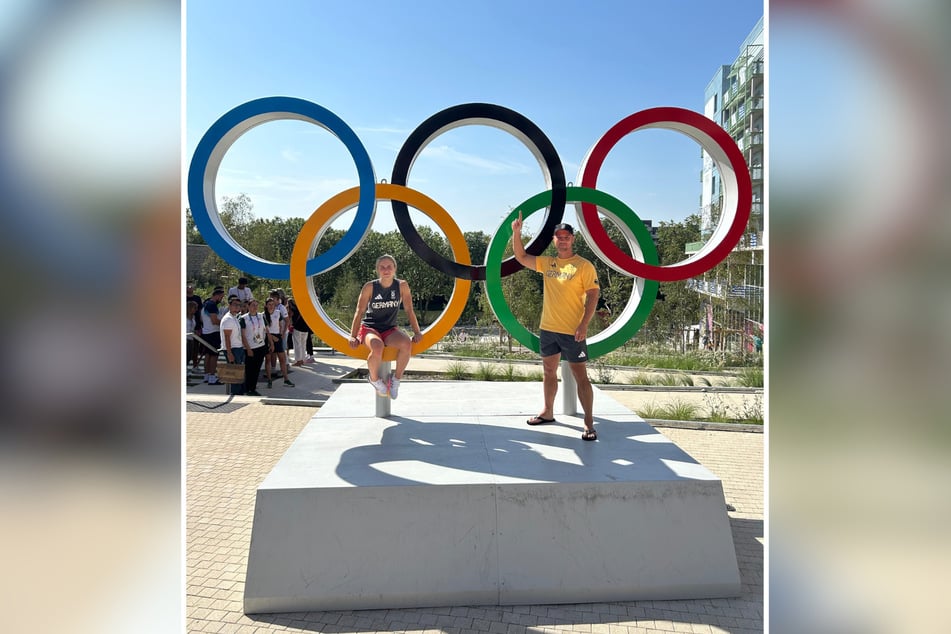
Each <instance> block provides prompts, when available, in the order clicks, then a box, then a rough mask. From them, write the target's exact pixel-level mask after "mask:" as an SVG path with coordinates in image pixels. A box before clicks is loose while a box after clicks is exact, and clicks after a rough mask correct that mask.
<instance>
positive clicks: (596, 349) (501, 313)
mask: <svg viewBox="0 0 951 634" xmlns="http://www.w3.org/2000/svg"><path fill="white" fill-rule="evenodd" d="M283 119H296V120H300V121H306V122H309V123H314V124H316V125H319V126H321V127H323V128H324V129H326V130H327V131H328V132H330V133H332V134H333V135H335V136H336V137H337V138H338V139H340V141H341V142H343V143H344V145H345V146H346V148H347V150H348V151H349V152H350V154H351V156H352V157H353V160H354V163H355V165H356V168H357V174H358V181H359V185H358V186H357V187H355V188H351V189H348V190H346V191H344V192H341V193H339V194H337V195H335V196H333V197H331V198H330V199H329V200H327V201H326V202H325V203H323V204H322V205H320V206H319V207H318V208H317V209H316V210H315V211H314V212H313V213H312V214H311V216H310V218H309V219H308V220H307V221H306V222H305V223H304V226H303V227H302V229H301V232H300V235H298V237H297V240H296V242H295V244H294V249H293V252H292V254H291V261H290V262H289V263H284V264H282V263H278V262H270V261H268V260H264V259H263V258H260V257H258V256H256V255H254V254H252V253H250V252H249V251H247V250H246V249H245V248H244V247H242V246H241V245H239V244H238V243H237V242H236V241H235V240H234V238H233V237H232V236H231V235H230V234H229V233H228V231H227V229H226V228H225V227H224V225H223V224H222V222H221V216H220V214H219V212H218V208H217V203H216V201H215V179H216V177H217V173H218V168H219V167H220V165H221V161H222V159H223V158H224V155H225V154H226V153H227V151H228V149H229V148H230V147H231V145H232V144H234V142H235V141H236V140H237V139H238V138H239V137H240V136H241V135H242V134H244V133H245V132H247V131H248V130H250V129H251V128H253V127H255V126H257V125H260V124H262V123H266V122H269V121H277V120H283ZM464 125H490V126H493V127H496V128H499V129H501V130H504V131H506V132H509V133H510V134H512V135H513V136H515V137H516V138H517V139H519V140H520V141H521V142H522V143H523V144H525V145H526V147H528V149H529V150H530V151H531V152H532V154H533V156H535V158H536V160H537V161H538V163H539V166H540V167H541V168H542V170H543V172H544V175H545V182H546V184H547V185H548V189H547V190H546V191H543V192H541V193H539V194H536V195H534V196H532V197H531V198H529V199H528V200H526V201H525V202H523V203H522V204H521V205H519V206H518V207H516V208H515V209H514V210H512V212H511V213H510V214H509V216H508V217H507V218H505V220H503V221H502V224H501V226H500V227H499V230H498V231H497V232H496V233H495V235H494V236H493V238H492V240H491V241H490V244H489V248H488V250H487V252H486V259H485V263H484V264H482V265H473V264H472V262H471V258H470V255H469V249H468V245H467V244H466V241H465V237H464V236H463V234H462V231H461V230H460V229H459V227H458V225H457V224H456V223H455V221H454V220H453V219H452V216H451V215H450V214H449V213H448V212H447V211H446V210H445V209H443V208H442V207H441V206H439V204H438V203H436V202H435V201H434V200H432V199H431V198H429V197H428V196H426V195H425V194H422V193H421V192H418V191H416V190H413V189H411V188H409V187H407V186H406V183H407V179H408V177H409V172H410V170H411V169H412V166H413V162H414V161H415V160H416V157H418V156H419V154H420V153H421V152H422V151H423V149H424V148H425V147H426V145H427V144H428V143H429V142H431V141H432V140H433V139H434V138H436V137H437V136H439V135H440V134H442V133H443V132H446V131H448V130H451V129H452V128H455V127H459V126H464ZM649 128H661V129H668V130H673V131H676V132H680V133H682V134H685V135H687V136H689V137H690V138H692V139H694V140H695V141H697V143H699V144H700V146H701V147H702V148H703V149H704V150H706V152H707V153H708V154H709V155H710V156H711V157H712V158H713V161H714V164H715V165H716V167H717V169H718V170H719V172H720V176H721V180H722V183H723V187H722V191H723V198H724V204H723V210H722V213H721V216H720V220H719V223H718V224H717V227H716V228H715V229H714V232H713V235H712V236H711V238H710V239H709V240H708V241H707V242H706V243H705V244H704V246H703V247H702V248H701V249H700V250H699V251H698V252H697V253H695V254H693V255H692V256H690V257H689V258H687V259H686V260H684V261H682V262H678V263H675V264H667V265H658V262H657V253H656V250H655V248H654V244H653V241H652V240H651V238H650V235H649V233H648V232H647V230H646V228H645V227H644V224H643V222H642V221H641V219H640V218H638V217H637V214H636V213H634V211H633V210H632V209H631V208H630V207H628V206H627V205H625V204H624V203H622V202H621V201H619V200H618V199H616V198H614V197H613V196H610V195H609V194H607V193H605V192H601V191H599V190H597V189H596V185H597V178H598V173H599V171H600V169H601V166H602V164H603V163H604V159H605V158H606V156H607V154H608V152H609V151H610V150H611V149H612V148H613V147H614V146H615V145H616V144H617V143H618V141H620V140H621V139H622V138H623V137H624V136H626V135H628V134H631V133H632V132H635V131H637V130H643V129H649ZM390 180H391V183H390V184H386V183H380V184H377V183H376V181H375V175H374V171H373V165H372V163H371V162H370V158H369V155H368V154H367V151H366V149H365V148H364V147H363V144H362V143H361V142H360V140H359V138H357V136H356V134H355V133H354V132H353V130H352V129H351V128H350V127H349V126H348V125H347V124H346V123H345V122H344V121H343V120H342V119H340V118H339V117H338V116H337V115H335V114H334V113H332V112H330V111H329V110H327V109H326V108H324V107H322V106H319V105H317V104H315V103H312V102H309V101H306V100H303V99H297V98H293V97H265V98H262V99H256V100H253V101H249V102H247V103H245V104H242V105H240V106H237V107H236V108H234V109H232V110H230V111H229V112H227V113H226V114H224V115H223V116H222V117H221V118H220V119H218V120H217V121H216V122H215V123H214V124H213V125H212V126H211V128H209V129H208V131H207V132H206V133H205V134H204V136H203V137H202V138H201V140H200V141H199V143H198V146H197V148H196V150H195V153H194V155H193V156H192V161H191V164H190V166H189V172H188V183H187V187H188V198H189V202H190V204H191V213H192V217H193V219H194V221H195V226H196V228H197V229H198V230H199V232H201V234H202V236H203V237H204V238H205V241H206V242H207V243H208V245H209V246H210V247H211V248H212V249H213V250H214V251H215V252H216V253H217V254H218V255H219V256H220V257H221V258H222V259H224V260H225V261H226V262H228V263H229V264H231V265H233V266H235V267H236V268H238V269H240V270H242V271H245V272H247V273H249V274H251V275H255V276H259V277H265V278H270V279H287V280H290V282H291V289H292V292H293V293H294V295H295V296H296V297H297V298H298V302H297V304H298V307H299V308H300V310H301V314H302V315H303V317H304V319H305V320H306V321H307V323H308V324H309V325H310V326H311V327H312V328H313V329H314V332H316V333H317V335H318V336H319V337H320V338H321V339H322V340H324V341H325V342H326V343H327V344H328V345H330V346H331V347H332V348H334V349H335V350H337V351H339V352H342V353H344V354H347V355H349V356H352V357H355V358H366V355H367V353H366V351H361V350H359V349H358V350H353V349H351V348H350V346H349V342H348V333H345V332H344V331H342V330H341V329H340V328H338V327H337V326H336V325H334V323H333V320H331V319H330V318H329V317H328V316H327V314H326V313H325V312H324V310H323V308H322V307H321V305H320V302H319V300H318V298H317V293H316V291H315V290H314V285H313V276H315V275H319V274H321V273H324V272H327V271H329V270H331V269H333V268H334V267H336V266H339V265H340V264H342V263H343V262H344V261H346V260H347V259H348V258H349V257H350V256H351V255H352V254H353V252H354V251H356V250H357V249H358V248H359V247H360V245H361V244H362V243H363V240H364V239H365V238H366V236H367V235H368V234H369V229H370V226H371V225H372V223H373V218H374V217H375V214H376V202H377V200H389V201H391V204H392V207H393V213H394V216H395V219H396V224H397V226H398V227H399V229H400V232H401V233H402V234H403V237H404V239H405V240H406V242H407V244H408V245H409V246H410V248H412V249H413V251H414V252H415V253H416V254H417V255H419V256H420V258H422V259H423V261H425V262H426V263H427V264H428V265H430V266H432V267H433V268H435V269H437V270H439V271H441V272H443V273H446V274H447V275H450V276H452V277H453V278H454V279H455V283H454V286H453V292H452V296H451V297H450V300H449V302H448V303H447V305H446V308H445V309H444V310H443V312H442V313H441V314H440V315H439V317H438V318H437V319H436V321H435V322H433V323H432V324H431V325H430V326H428V327H427V328H426V329H425V330H424V331H423V337H422V339H421V340H420V341H419V342H417V343H415V344H413V353H414V354H417V353H419V352H423V351H425V350H427V349H429V348H430V347H432V346H433V345H434V344H435V343H436V342H437V341H439V340H440V339H441V338H442V337H444V336H445V335H446V334H447V333H448V332H449V331H450V330H451V329H452V326H453V325H455V323H456V321H458V319H459V317H460V316H461V314H462V311H463V309H464V307H465V304H466V301H467V299H468V295H469V291H470V289H471V285H472V281H473V280H485V285H486V294H487V297H488V299H489V304H490V306H491V307H492V310H493V311H494V312H495V314H496V317H498V319H499V323H501V324H502V325H503V327H505V328H506V330H508V332H509V333H511V334H512V336H514V337H515V338H516V340H518V341H519V342H520V343H522V344H523V345H525V346H526V347H528V348H530V349H532V350H534V351H536V352H538V338H537V336H536V335H534V334H533V333H531V332H530V331H529V330H528V329H526V328H525V327H524V326H522V325H521V324H520V323H519V322H518V320H516V319H515V317H514V315H512V312H511V309H509V307H508V305H507V304H506V302H505V298H504V297H503V295H502V287H501V278H502V277H505V276H506V275H511V274H512V273H514V272H516V271H518V270H519V269H521V268H522V266H521V264H519V263H518V262H517V261H516V260H515V259H514V257H509V258H508V259H505V260H503V258H502V255H503V252H504V249H505V245H506V244H507V242H508V240H509V238H510V237H511V233H512V230H511V222H512V220H513V219H514V217H515V216H516V215H517V214H518V213H519V212H520V211H521V212H522V213H523V214H525V215H531V214H533V213H535V212H537V211H538V210H540V209H542V208H545V207H548V214H547V216H546V218H545V221H544V224H543V226H542V229H541V231H540V232H539V234H538V235H537V236H536V237H535V238H534V239H533V240H532V241H531V242H529V244H528V245H526V247H525V249H526V251H527V252H528V253H530V254H532V255H540V254H541V253H542V252H543V251H544V250H545V249H546V248H547V246H548V245H549V244H550V243H551V240H552V236H553V235H554V227H555V225H557V224H558V223H559V222H561V220H562V218H563V216H564V211H565V205H566V204H567V203H568V202H569V200H570V201H571V202H573V203H574V204H575V206H576V209H577V218H578V225H579V226H578V231H579V233H581V235H582V236H583V237H584V238H585V240H586V242H587V243H588V244H589V245H590V246H591V248H592V250H593V251H594V252H595V253H596V254H597V255H598V257H599V258H601V259H602V260H604V261H605V262H606V263H607V265H608V266H610V267H611V268H613V269H614V270H616V271H618V272H620V273H622V274H625V275H628V276H631V277H636V278H637V282H636V283H635V285H634V288H633V289H632V292H631V297H630V299H629V300H628V304H627V306H626V307H625V308H624V310H623V311H622V312H621V315H620V316H619V317H618V318H617V319H615V320H614V323H613V324H612V325H611V326H610V327H609V328H608V329H606V330H604V331H602V332H600V333H598V334H597V335H595V336H593V337H592V338H591V340H590V342H589V356H590V358H592V359H593V358H595V357H597V356H600V355H603V354H605V353H607V352H610V351H611V350H614V349H615V348H617V347H619V346H620V345H621V344H622V343H624V342H625V341H627V340H628V339H630V337H632V336H633V335H634V333H635V332H636V331H637V329H638V328H640V327H641V325H643V323H644V321H645V320H646V319H647V315H648V314H649V312H650V309H651V308H652V307H653V303H654V298H655V297H656V294H657V288H658V282H671V281H679V280H684V279H687V278H689V277H695V276H697V275H699V274H701V273H703V272H705V271H707V270H709V269H711V268H713V267H714V266H716V264H718V263H719V262H720V261H722V260H723V259H724V258H725V257H726V256H727V255H728V254H729V253H730V251H732V250H733V248H734V247H735V246H736V245H737V243H738V242H739V240H740V238H741V237H742V235H743V231H744V229H745V228H746V224H747V222H748V221H749V216H750V209H751V203H752V185H751V182H750V176H749V171H748V168H747V166H746V162H745V161H744V159H743V155H742V153H741V152H740V150H739V148H738V147H737V146H736V143H734V142H733V139H732V138H731V137H730V136H729V135H728V134H727V133H726V131H724V130H723V129H722V128H720V127H719V126H718V125H716V124H715V123H714V122H713V121H711V120H710V119H707V118H706V117H704V116H702V115H700V114H698V113H696V112H692V111H690V110H685V109H682V108H670V107H662V108H651V109H647V110H642V111H640V112H636V113H634V114H632V115H630V116H628V117H626V118H624V119H622V120H621V121H619V122H618V123H617V124H615V125H614V126H613V127H612V128H610V129H609V130H608V132H607V133H605V135H604V136H603V137H601V139H599V140H598V142H597V143H595V145H594V146H592V148H591V150H590V151H589V152H588V154H587V156H586V157H585V159H584V161H583V162H582V164H581V169H580V171H579V175H578V181H579V182H580V183H581V186H580V187H571V186H568V185H567V183H566V181H565V174H564V169H563V168H562V165H561V160H560V158H559V157H558V153H557V152H556V151H555V148H554V145H552V143H551V141H550V140H549V139H548V137H547V136H545V134H544V133H543V132H542V131H541V130H540V129H539V128H538V127H537V126H536V125H535V124H534V123H533V122H532V121H530V120H529V119H527V118H526V117H524V116H523V115H521V114H519V113H518V112H515V111H514V110H510V109H508V108H505V107H502V106H499V105H495V104H487V103H468V104H461V105H457V106H453V107H451V108H447V109H445V110H442V111H440V112H438V113H436V114H434V115H433V116H431V117H429V118H428V119H427V120H426V121H424V122H423V123H422V124H420V125H419V126H418V127H417V128H416V130H414V131H413V132H412V133H411V134H410V136H409V137H408V138H407V140H406V142H405V143H404V144H403V147H402V148H401V149H400V151H399V153H398V154H397V157H396V161H395V163H394V166H393V173H392V177H391V179H390ZM407 205H411V206H413V207H414V208H416V209H418V210H419V211H422V212H423V213H425V214H426V215H428V216H429V217H430V218H431V219H432V220H433V221H435V222H436V224H437V225H438V226H439V228H440V229H441V230H442V232H443V233H444V234H445V235H446V237H447V238H448V241H449V244H450V247H451V250H452V257H453V258H455V260H453V261H451V260H447V259H446V258H444V257H443V256H442V255H440V254H439V253H437V252H436V251H434V250H433V249H432V248H430V247H429V246H428V245H427V244H426V243H425V242H424V240H423V239H422V237H421V236H420V235H419V232H418V231H417V230H416V228H415V226H414V225H413V223H412V221H411V219H410V215H409V209H408V207H407ZM354 206H356V208H357V211H356V215H355V217H354V219H353V223H352V224H351V225H350V227H349V229H347V231H346V232H345V233H344V235H343V237H342V238H341V239H340V240H339V241H338V242H337V243H336V244H334V245H333V246H332V247H331V248H329V249H327V250H326V251H325V252H323V253H319V254H318V253H317V252H316V251H317V245H318V244H319V242H320V238H321V236H322V235H323V233H324V232H325V231H326V229H327V228H328V227H329V226H330V224H331V223H332V222H333V220H334V219H336V218H337V217H338V216H339V215H341V214H343V213H344V212H346V211H349V210H350V209H352V208H353V207H354ZM599 213H602V214H604V215H607V216H609V217H610V218H611V219H612V220H613V221H614V222H615V224H616V225H617V226H618V227H620V228H621V232H622V234H623V236H624V237H625V240H626V241H627V243H628V246H629V248H630V250H631V252H632V253H634V256H635V257H631V256H629V255H627V253H625V252H624V251H623V250H621V249H620V248H619V247H618V246H617V245H615V244H614V242H612V241H611V239H610V238H609V237H608V234H607V231H606V230H605V228H604V225H603V224H602V222H601V219H600V217H599ZM305 294H306V295H307V297H308V298H309V299H310V301H309V302H306V301H302V299H303V296H304V295H305ZM395 358H396V354H395V351H393V350H387V351H386V352H385V354H384V359H385V360H392V359H395Z"/></svg>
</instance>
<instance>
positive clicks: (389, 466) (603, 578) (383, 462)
mask: <svg viewBox="0 0 951 634" xmlns="http://www.w3.org/2000/svg"><path fill="white" fill-rule="evenodd" d="M541 402H542V386H541V383H537V382H532V383H500V382H475V381H464V382H406V383H404V384H403V385H402V387H401V389H400V395H399V399H398V400H396V401H393V403H392V411H393V415H392V416H391V417H389V418H378V417H375V416H374V395H373V391H372V389H371V388H370V387H369V386H368V385H366V384H359V385H357V384H348V385H343V386H341V387H340V388H339V389H338V390H337V391H336V392H335V393H334V394H333V396H332V397H331V398H330V399H329V400H328V402H327V403H326V405H324V407H322V408H321V410H320V412H319V413H318V414H317V415H316V416H315V417H314V418H313V419H312V420H311V422H310V423H309V424H308V425H307V427H305V429H304V430H303V431H302V432H301V434H300V436H299V437H298V438H297V439H296V441H295V442H294V443H293V445H292V446H291V447H290V449H288V451H287V453H286V454H285V455H284V456H283V458H281V460H280V461H279V463H278V464H277V465H276V466H275V467H274V469H273V470H272V471H271V473H270V474H269V475H268V477H267V478H266V479H265V480H264V482H263V483H262V484H261V486H260V487H259V488H258V492H257V500H256V505H255V509H254V525H253V528H252V536H251V550H250V553H249V556H248V571H247V579H246V584H245V595H244V609H245V612H247V613H258V612H290V611H309V610H343V609H382V608H398V607H424V606H450V605H510V604H522V603H535V604H537V603H584V602H600V601H621V600H625V601H628V600H636V599H691V598H693V599H695V598H712V597H725V596H735V595H738V594H739V592H740V578H739V571H738V568H737V562H736V554H735V551H734V548H733V538H732V535H731V532H730V525H729V520H728V517H727V514H726V504H725V501H724V497H723V488H722V485H721V482H720V480H719V479H718V478H717V477H716V476H715V475H714V474H713V473H711V472H710V471H709V470H708V469H706V468H705V467H703V466H702V465H700V464H698V463H697V462H696V461H695V460H693V459H692V458H690V456H688V455H687V454H686V453H684V452H683V451H682V450H681V449H680V448H678V447H677V446H676V445H674V444H673V443H671V442H670V441H669V440H668V439H667V438H666V437H664V436H663V435H661V434H660V433H658V432H657V431H656V430H654V429H653V428H652V427H651V426H649V425H648V424H647V423H645V422H643V421H642V420H641V419H639V418H638V417H637V416H636V415H635V414H633V413H632V412H631V411H630V410H628V409H626V408H624V407H623V406H621V405H620V404H619V403H617V401H615V400H613V399H612V398H610V397H609V396H607V395H605V394H604V393H602V392H600V391H598V390H597V389H595V413H596V416H595V425H596V429H597V430H598V436H599V438H600V440H599V441H598V442H584V441H582V440H581V430H582V422H581V417H580V412H581V409H580V407H579V408H578V411H579V416H568V415H564V414H561V413H560V412H559V411H558V409H557V405H556V419H557V420H558V422H557V423H553V424H549V425H542V426H538V427H529V426H527V425H526V424H525V420H526V419H527V418H530V417H531V416H533V415H534V414H537V413H538V410H539V409H540V404H541ZM556 402H557V399H556Z"/></svg>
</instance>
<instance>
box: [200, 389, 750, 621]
mask: <svg viewBox="0 0 951 634" xmlns="http://www.w3.org/2000/svg"><path fill="white" fill-rule="evenodd" d="M210 407H214V402H213V401H211V400H209V401H199V402H198V404H195V403H194V402H192V403H190V404H189V406H188V408H187V413H186V431H187V438H186V468H187V473H186V487H187V489H186V579H185V591H186V615H185V618H186V627H187V631H188V632H221V633H232V632H235V633H242V634H252V633H254V634H262V633H265V632H333V633H344V632H413V633H425V634H430V633H437V632H445V633H451V634H469V633H470V632H493V633H496V634H526V633H534V632H585V633H590V634H648V633H649V634H656V633H661V632H665V633H666V632H704V633H712V632H730V633H733V634H743V633H747V632H762V631H763V543H764V538H763V435H762V434H759V433H743V432H729V431H710V430H693V429H675V428H660V431H661V432H662V433H663V434H664V435H666V436H667V437H668V438H670V439H671V440H672V441H674V442H675V443H676V444H677V445H679V446H680V447H681V448H683V449H684V450H685V451H686V452H687V453H688V454H690V455H691V456H693V457H694V458H695V459H697V460H698V461H699V462H701V463H702V464H703V465H705V466H706V467H707V468H709V469H710V470H711V471H713V472H714V473H715V474H716V475H718V476H719V477H720V478H721V479H722V480H723V487H724V492H725V495H726V501H727V503H728V504H730V505H732V506H733V507H734V508H735V509H736V510H735V511H731V512H730V513H729V516H730V524H731V527H732V530H733V541H734V544H735V546H736V552H737V560H738V563H739V567H740V576H741V580H742V595H741V596H739V597H736V598H729V599H702V600H689V601H631V602H619V603H585V604H571V605H519V606H471V607H446V608H416V609H398V610H360V611H335V612H301V613H283V614H256V615H251V616H246V615H245V614H244V613H243V611H242V605H243V594H244V575H245V569H246V565H247V556H248V547H249V544H250V539H251V524H252V516H253V512H254V497H255V491H256V488H257V486H258V484H259V483H260V482H261V481H262V480H263V479H264V478H265V476H266V475H267V474H268V473H269V472H270V470H271V468H272V467H273V466H274V465H275V464H276V463H277V461H278V460H279V459H280V457H281V456H282V455H283V454H284V452H285V450H286V449H287V448H288V447H289V446H290V444H291V443H292V442H293V440H294V439H295V438H296V437H297V435H298V434H299V433H300V431H301V430H302V429H303V427H304V426H305V425H306V424H307V422H308V421H309V420H310V418H311V417H312V416H313V415H314V414H315V413H316V411H317V409H316V408H314V407H298V406H277V405H265V404H262V403H260V402H258V401H255V400H246V401H238V400H237V399H236V400H235V401H233V402H231V403H228V404H227V405H226V406H223V407H219V408H216V409H209V408H210Z"/></svg>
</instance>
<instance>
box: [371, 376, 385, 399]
mask: <svg viewBox="0 0 951 634" xmlns="http://www.w3.org/2000/svg"><path fill="white" fill-rule="evenodd" d="M367 381H368V382H369V383H370V385H372V386H373V389H375V390H376V393H377V394H379V395H380V396H386V392H387V389H388V388H387V386H386V383H384V382H383V379H377V380H376V381H373V380H371V379H370V377H367Z"/></svg>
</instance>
